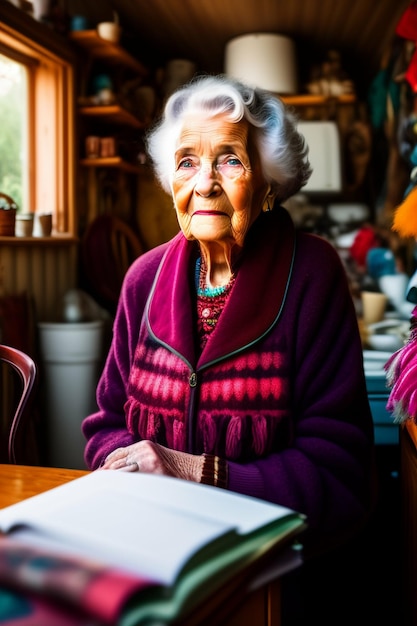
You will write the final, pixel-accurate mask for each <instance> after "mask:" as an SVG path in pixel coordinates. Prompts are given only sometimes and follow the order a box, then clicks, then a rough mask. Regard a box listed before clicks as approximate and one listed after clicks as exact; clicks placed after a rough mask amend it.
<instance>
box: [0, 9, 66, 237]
mask: <svg viewBox="0 0 417 626" xmlns="http://www.w3.org/2000/svg"><path fill="white" fill-rule="evenodd" d="M0 5H1V13H2V16H1V18H0V49H1V51H2V53H3V54H9V55H10V57H11V58H13V59H14V60H17V61H19V62H23V63H24V64H25V65H26V67H27V68H28V109H29V119H28V163H29V179H28V183H29V189H28V200H29V207H28V208H29V211H30V212H33V213H36V212H48V213H52V214H53V216H54V218H53V221H54V234H57V235H70V236H73V237H74V236H76V233H77V224H76V213H75V172H76V167H75V138H76V129H75V67H76V60H75V54H74V51H73V49H72V48H71V46H70V45H69V43H68V41H67V40H66V39H65V38H64V37H63V36H60V35H58V34H57V33H55V32H54V31H52V30H51V29H50V28H49V27H47V26H45V25H44V24H41V23H39V22H37V21H36V20H34V19H33V17H32V16H30V15H27V14H26V13H24V11H21V10H20V9H17V8H16V7H14V6H13V5H11V4H10V3H8V2H6V1H5V0H0Z"/></svg>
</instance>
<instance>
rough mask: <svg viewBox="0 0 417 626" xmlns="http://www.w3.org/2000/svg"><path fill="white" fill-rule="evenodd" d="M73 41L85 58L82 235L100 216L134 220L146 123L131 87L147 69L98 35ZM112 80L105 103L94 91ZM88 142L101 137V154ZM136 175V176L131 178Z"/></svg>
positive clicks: (80, 122)
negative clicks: (131, 215) (95, 85)
mask: <svg viewBox="0 0 417 626" xmlns="http://www.w3.org/2000/svg"><path fill="white" fill-rule="evenodd" d="M70 39H71V40H72V41H73V43H74V44H75V46H76V48H77V49H78V51H79V53H80V63H79V68H80V71H79V81H78V82H79V97H78V106H77V127H78V138H79V142H78V144H79V145H78V154H79V159H78V163H79V166H80V167H79V181H80V184H79V198H78V201H79V207H80V208H79V215H78V216H79V223H80V230H81V234H82V232H83V230H84V228H85V227H86V226H87V225H88V223H89V222H91V221H92V220H93V219H94V218H95V217H96V216H97V215H99V214H101V213H107V212H110V211H111V212H112V213H114V214H116V215H118V216H119V217H122V218H127V219H128V220H129V213H130V212H131V210H132V208H133V207H134V205H135V202H136V195H137V190H136V185H137V177H136V175H137V174H138V173H139V172H140V164H139V161H138V154H139V152H140V149H141V145H142V142H141V138H142V133H143V130H144V128H145V125H146V124H145V122H144V121H143V120H142V119H141V117H140V115H139V114H138V112H137V111H135V107H134V104H133V99H132V98H131V97H130V95H129V92H128V90H127V88H126V86H129V85H140V84H141V83H142V82H143V81H144V80H146V77H147V76H148V70H147V68H146V67H145V66H144V65H142V63H141V62H140V61H138V60H137V59H136V58H134V57H133V56H132V55H131V54H129V53H128V52H127V51H126V50H125V49H124V48H123V47H122V46H120V45H119V44H115V43H112V42H109V41H106V40H105V39H102V38H101V37H100V36H99V35H98V34H97V32H96V31H95V30H85V31H76V32H72V33H71V34H70ZM97 77H99V78H100V79H101V81H103V77H104V79H106V80H107V82H108V85H109V86H110V87H109V88H108V90H107V92H108V93H107V99H106V101H102V102H101V101H100V98H99V96H98V95H97V94H95V93H94V88H93V87H92V85H93V82H94V79H97ZM87 137H97V140H96V142H97V146H98V149H97V151H95V152H94V153H93V154H90V155H88V154H87V152H86V139H87ZM132 174H133V176H132Z"/></svg>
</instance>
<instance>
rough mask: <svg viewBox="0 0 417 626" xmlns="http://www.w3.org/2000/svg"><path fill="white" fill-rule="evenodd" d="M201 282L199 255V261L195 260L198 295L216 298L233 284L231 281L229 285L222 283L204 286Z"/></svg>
mask: <svg viewBox="0 0 417 626" xmlns="http://www.w3.org/2000/svg"><path fill="white" fill-rule="evenodd" d="M232 282H233V281H232ZM201 283H202V281H201V257H198V259H197V261H196V262H195V286H196V289H197V295H198V296H205V297H207V298H215V297H216V296H220V295H222V294H223V293H225V291H227V289H229V287H230V285H231V283H230V282H229V283H227V285H221V286H219V287H202V286H201Z"/></svg>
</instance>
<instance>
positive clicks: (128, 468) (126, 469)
mask: <svg viewBox="0 0 417 626" xmlns="http://www.w3.org/2000/svg"><path fill="white" fill-rule="evenodd" d="M118 471H119V472H139V471H140V470H139V465H138V463H136V461H135V462H134V463H130V464H129V465H123V467H119V468H118Z"/></svg>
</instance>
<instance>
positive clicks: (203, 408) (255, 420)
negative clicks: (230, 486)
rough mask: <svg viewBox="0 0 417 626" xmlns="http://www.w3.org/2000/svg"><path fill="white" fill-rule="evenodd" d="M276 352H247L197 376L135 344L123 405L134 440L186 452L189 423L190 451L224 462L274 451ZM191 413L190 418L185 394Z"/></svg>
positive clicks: (278, 400)
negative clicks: (194, 382) (193, 442)
mask: <svg viewBox="0 0 417 626" xmlns="http://www.w3.org/2000/svg"><path fill="white" fill-rule="evenodd" d="M283 363H284V359H283V355H282V354H281V353H280V352H277V351H274V352H263V353H261V354H258V353H255V352H247V353H244V354H242V355H240V356H237V357H234V358H231V359H227V360H226V361H224V362H221V363H219V364H217V365H214V366H212V367H210V368H208V369H207V370H203V371H202V372H197V379H198V384H197V388H196V389H193V388H192V387H191V386H190V383H189V378H190V374H191V372H190V370H189V368H188V367H187V364H186V363H185V362H183V361H182V360H181V359H180V358H179V357H178V356H177V355H175V354H172V353H171V352H169V351H168V350H166V349H165V348H164V347H160V346H156V347H155V344H152V343H151V342H145V343H141V344H139V346H138V348H137V352H136V355H135V361H134V365H133V367H132V371H131V375H130V383H129V390H128V400H127V402H126V405H125V410H126V416H127V424H128V427H129V430H130V432H131V433H132V434H134V435H135V436H139V437H141V438H143V439H150V440H152V441H157V442H159V443H161V444H163V445H167V446H169V447H172V448H174V449H176V450H186V449H187V428H188V426H189V424H188V420H189V419H193V420H195V429H196V431H195V432H196V442H197V446H198V450H195V452H199V453H201V452H202V451H205V452H209V453H216V454H222V455H223V456H226V457H227V458H229V459H242V458H250V457H251V456H253V455H257V456H259V455H264V454H265V455H266V454H267V453H268V451H269V450H270V449H271V448H272V447H274V445H275V446H276V437H277V436H278V430H279V425H280V423H281V420H282V419H283V417H284V416H285V415H287V414H288V400H289V382H288V376H287V374H286V371H285V370H284V368H283ZM193 393H196V394H197V399H194V403H195V404H194V406H195V407H196V410H197V414H196V417H195V416H190V411H191V409H190V407H191V398H192V394H193Z"/></svg>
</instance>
